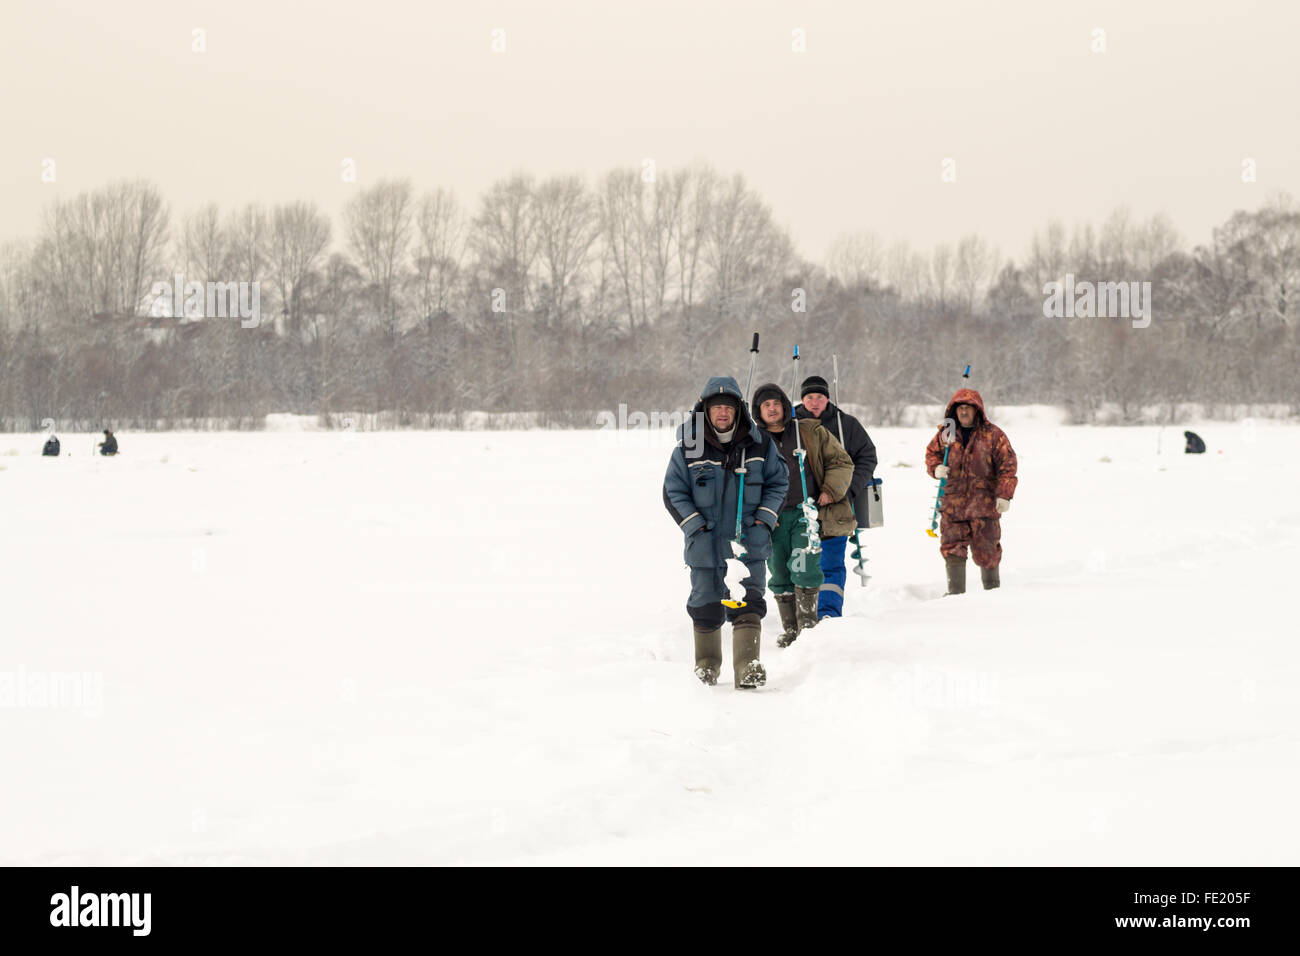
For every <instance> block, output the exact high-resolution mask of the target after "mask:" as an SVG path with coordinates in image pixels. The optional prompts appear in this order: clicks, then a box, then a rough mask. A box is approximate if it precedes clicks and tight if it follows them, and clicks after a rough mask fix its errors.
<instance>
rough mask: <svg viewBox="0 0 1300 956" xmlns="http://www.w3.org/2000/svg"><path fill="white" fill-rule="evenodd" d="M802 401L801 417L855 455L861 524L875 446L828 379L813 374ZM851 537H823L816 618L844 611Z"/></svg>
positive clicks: (853, 493) (852, 493) (853, 486)
mask: <svg viewBox="0 0 1300 956" xmlns="http://www.w3.org/2000/svg"><path fill="white" fill-rule="evenodd" d="M800 398H801V400H802V404H800V405H799V407H798V408H796V409H795V416H796V417H798V418H815V419H817V420H818V421H820V422H821V423H822V426H823V427H824V428H825V429H826V430H827V431H828V432H830V433H831V434H832V435H834V436H835V437H836V438H837V439H839V442H840V444H841V445H843V446H844V450H845V451H847V452H848V453H849V457H850V458H852V459H853V481H852V482H851V483H850V484H849V494H848V498H849V501H851V502H853V512H854V514H856V515H857V517H858V527H862V526H863V525H864V523H865V521H866V507H867V502H866V499H865V498H861V497H860V496H861V494H862V490H863V489H864V488H866V487H867V484H868V483H869V482H870V481H871V479H872V476H873V475H874V474H875V471H876V446H875V445H874V444H873V443H872V441H871V436H870V435H868V434H867V430H866V429H865V428H863V427H862V423H861V422H860V421H858V420H857V419H856V418H854V417H853V416H852V415H850V414H849V413H848V412H846V411H844V410H842V409H840V408H838V407H837V406H836V405H835V404H834V403H833V402H832V401H831V394H830V390H829V389H828V388H827V387H826V379H824V378H822V377H821V376H819V375H810V376H808V377H807V378H806V379H804V380H803V386H802V388H801V389H800ZM848 540H849V539H848V537H847V536H844V535H841V536H840V537H837V538H822V576H823V577H824V578H825V579H826V580H825V582H824V583H823V584H822V586H821V593H820V594H819V595H818V596H817V620H819V621H820V620H821V619H822V618H825V617H840V616H841V615H843V613H844V581H845V578H846V577H847V571H846V569H845V567H844V546H845V545H846V544H847V543H848Z"/></svg>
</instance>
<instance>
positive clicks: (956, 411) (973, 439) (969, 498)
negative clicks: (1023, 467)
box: [925, 388, 1017, 594]
mask: <svg viewBox="0 0 1300 956" xmlns="http://www.w3.org/2000/svg"><path fill="white" fill-rule="evenodd" d="M944 415H945V420H944V422H943V423H942V424H940V425H939V430H938V431H937V432H936V433H935V436H934V437H933V438H932V439H930V444H929V445H928V446H927V447H926V449H925V468H926V471H928V472H929V473H930V476H931V477H933V478H939V479H945V478H946V479H947V484H946V485H945V486H944V494H943V505H942V508H941V511H940V514H941V515H942V517H941V518H940V523H939V539H940V540H939V553H940V554H942V555H943V558H944V563H945V564H946V565H947V569H948V593H949V594H962V593H964V592H965V590H966V549H967V547H969V548H970V552H971V558H972V559H974V561H975V563H976V564H977V565H979V569H980V578H981V579H982V580H983V582H984V590H986V591H987V590H989V589H991V588H996V587H998V586H1000V585H1001V583H1002V580H1001V577H1000V572H999V570H998V568H999V566H1000V565H1001V563H1002V525H1001V518H1002V515H1004V514H1006V513H1007V511H1009V510H1010V509H1011V498H1012V496H1013V495H1014V494H1015V493H1016V483H1017V479H1016V466H1017V462H1016V453H1015V450H1014V449H1013V448H1012V447H1011V440H1010V439H1009V438H1007V435H1006V432H1004V431H1003V430H1002V429H1001V428H998V426H997V425H994V424H993V423H992V422H991V421H989V420H988V418H987V417H986V416H985V414H984V400H983V399H982V398H980V393H979V392H977V391H975V390H974V389H969V388H962V389H958V390H957V394H956V395H954V396H953V397H952V401H950V402H949V403H948V408H947V410H946V411H945V413H944ZM945 446H947V456H948V463H947V464H946V465H945V464H944V449H945Z"/></svg>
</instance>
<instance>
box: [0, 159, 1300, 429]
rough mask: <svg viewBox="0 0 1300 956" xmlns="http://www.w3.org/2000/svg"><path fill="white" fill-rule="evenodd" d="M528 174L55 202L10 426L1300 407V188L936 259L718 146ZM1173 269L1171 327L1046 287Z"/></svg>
mask: <svg viewBox="0 0 1300 956" xmlns="http://www.w3.org/2000/svg"><path fill="white" fill-rule="evenodd" d="M647 178H648V177H646V176H645V175H643V172H642V171H641V170H617V171H614V172H612V173H610V174H608V175H607V176H605V177H604V178H602V179H601V180H600V181H599V182H597V183H596V184H595V185H594V186H593V185H590V184H588V183H587V182H585V181H584V180H583V179H581V178H579V177H560V178H555V179H549V180H545V181H537V180H535V179H533V178H532V177H530V176H527V175H522V174H521V175H516V176H513V177H511V178H509V179H507V180H503V181H501V182H498V183H496V184H495V185H494V186H492V187H491V188H490V189H489V190H488V191H487V192H486V194H485V195H483V196H481V197H480V198H479V199H478V201H477V203H476V205H474V207H473V208H471V209H469V210H465V209H462V207H461V205H460V204H459V203H458V202H457V200H456V199H455V197H454V196H452V195H451V194H450V193H448V192H446V191H444V190H438V191H435V192H432V193H427V194H424V195H417V194H416V192H415V191H414V189H413V188H412V186H411V184H410V183H409V182H407V181H404V180H403V181H382V182H378V183H376V184H374V185H372V186H369V187H358V191H357V194H356V196H355V197H354V198H353V199H352V201H351V202H350V203H349V205H348V206H347V207H346V209H345V212H344V215H343V222H342V223H341V224H340V228H339V229H338V230H337V231H336V230H335V228H334V227H333V224H332V223H331V222H330V220H329V219H328V217H326V216H325V215H324V214H322V212H321V211H320V210H319V209H318V208H317V207H316V206H315V205H313V204H312V203H308V202H295V203H288V204H284V205H279V206H274V207H270V208H265V207H261V206H257V205H249V206H245V207H244V208H242V209H234V210H227V211H224V212H223V211H222V210H220V209H218V208H217V207H216V206H214V205H210V206H207V207H204V208H201V209H198V210H194V211H191V212H189V213H188V214H186V215H184V216H183V217H181V218H180V220H179V221H174V220H173V217H172V214H171V211H170V210H169V208H168V205H167V203H166V202H165V201H164V200H163V198H162V197H161V195H160V194H159V192H158V190H157V189H156V188H155V187H154V186H153V185H151V184H149V183H147V182H118V183H112V184H109V185H107V186H105V187H103V188H102V189H99V190H95V191H94V192H91V193H87V194H83V195H80V196H77V197H75V198H73V199H69V200H60V201H56V202H54V203H53V204H51V205H50V206H49V207H48V208H47V209H46V212H45V216H44V221H43V224H42V227H41V230H40V234H39V235H38V236H37V237H36V238H35V239H34V240H32V241H30V242H19V243H11V244H8V245H7V246H5V247H3V248H2V249H0V429H6V430H15V429H23V430H26V429H36V428H38V427H39V425H40V423H41V421H42V420H44V419H53V420H54V421H55V422H58V423H62V422H79V423H86V422H94V423H97V424H98V423H102V424H107V425H110V426H116V427H124V428H130V427H135V428H153V427H168V426H169V425H180V424H182V423H184V422H186V421H199V420H204V421H213V420H216V421H223V422H229V423H230V425H231V427H248V424H249V423H251V422H257V421H260V420H262V419H263V418H264V417H265V415H267V414H268V413H272V412H288V413H296V414H308V415H320V416H322V417H323V420H328V417H329V416H330V415H331V414H337V413H338V412H340V411H350V412H361V413H373V412H381V411H382V412H385V413H387V414H386V415H385V419H384V420H385V421H391V422H393V423H396V424H398V425H399V426H400V425H401V424H407V423H410V424H416V423H418V422H420V421H429V420H430V416H439V420H446V419H445V417H446V416H448V415H450V416H452V417H451V419H449V420H451V421H456V420H458V418H457V417H458V416H460V415H461V414H463V413H464V412H467V411H484V412H507V411H515V410H522V411H528V412H532V413H535V415H536V418H535V420H536V421H537V423H538V424H539V425H543V426H546V425H552V426H569V425H590V424H592V422H591V412H590V410H591V409H593V408H595V409H600V408H607V409H616V408H617V407H618V406H619V404H620V403H622V404H626V405H627V406H628V407H629V408H632V409H639V410H644V411H652V410H659V409H676V408H681V407H682V406H683V405H684V404H686V403H687V402H688V401H689V399H690V397H691V396H693V395H694V394H696V393H698V391H699V389H700V386H701V385H702V383H703V381H704V380H705V378H706V377H707V376H708V375H710V374H715V373H729V374H735V375H737V376H739V375H741V374H742V373H743V371H744V370H745V369H746V368H747V366H748V351H747V350H748V346H749V341H750V333H751V332H752V331H753V330H756V329H757V330H760V331H761V332H762V333H763V343H762V344H763V353H762V356H761V360H760V366H759V371H758V373H757V375H758V378H759V379H760V380H770V379H775V380H776V381H778V382H780V383H782V384H783V385H784V384H788V382H789V379H790V373H791V368H790V361H789V358H790V346H791V345H793V344H794V343H796V342H797V343H798V344H799V345H800V347H801V348H800V350H801V353H802V355H803V358H802V359H801V362H800V366H801V368H800V374H801V375H809V374H814V373H816V374H822V375H825V376H827V377H828V378H829V373H830V357H831V354H832V353H837V354H838V355H839V357H840V372H841V388H842V391H843V393H844V398H845V400H846V401H851V402H856V403H861V404H863V405H866V406H867V407H868V408H869V409H871V412H872V416H871V417H872V419H873V421H874V422H876V423H879V424H892V423H896V422H897V421H898V418H899V416H900V415H901V413H902V410H903V409H904V407H905V406H907V405H909V404H914V403H935V404H938V403H941V402H942V400H943V399H944V398H945V397H946V396H947V395H948V394H950V393H951V391H952V389H953V387H954V385H955V379H956V378H957V376H958V375H959V373H960V369H961V366H962V365H963V364H965V363H966V362H971V363H973V364H974V365H975V366H976V373H975V379H976V384H977V385H978V387H980V388H981V389H983V390H985V391H986V392H987V393H988V394H989V396H990V397H991V400H993V401H995V402H998V403H1004V404H1005V403H1015V404H1027V403H1045V404H1059V405H1065V406H1068V407H1069V408H1070V409H1072V411H1073V413H1074V417H1075V419H1076V420H1078V421H1085V422H1086V421H1091V420H1094V418H1095V416H1096V415H1097V413H1098V411H1099V410H1100V409H1102V408H1103V407H1107V408H1118V409H1119V412H1120V415H1121V417H1128V418H1130V419H1136V416H1137V415H1138V413H1139V410H1140V409H1142V408H1143V407H1147V406H1152V405H1156V406H1160V405H1164V406H1167V407H1168V408H1169V409H1170V415H1171V416H1172V415H1173V414H1174V409H1175V408H1176V406H1178V405H1180V404H1183V403H1202V404H1203V405H1206V406H1208V407H1210V408H1211V409H1212V408H1213V407H1217V406H1225V405H1229V404H1251V403H1274V404H1277V403H1281V404H1282V405H1283V406H1286V407H1289V408H1291V409H1292V411H1293V413H1297V414H1300V375H1297V369H1300V333H1298V332H1297V327H1298V326H1300V321H1298V320H1300V208H1298V207H1297V205H1296V203H1295V202H1294V200H1292V199H1291V197H1289V196H1286V195H1282V196H1277V197H1274V198H1273V199H1271V200H1270V201H1269V202H1268V203H1267V204H1266V205H1264V206H1263V207H1261V208H1260V209H1258V210H1256V211H1253V212H1247V211H1241V212H1237V213H1234V214H1233V215H1232V216H1231V217H1230V218H1229V219H1228V220H1227V221H1226V222H1225V223H1223V224H1222V225H1221V226H1219V227H1218V228H1216V229H1214V230H1213V232H1212V235H1211V236H1210V237H1209V240H1208V241H1207V242H1205V243H1204V244H1203V245H1198V246H1195V247H1193V248H1191V249H1187V248H1185V247H1184V245H1183V243H1182V241H1181V240H1180V239H1179V238H1178V237H1177V236H1176V235H1175V234H1174V232H1173V230H1172V229H1171V228H1170V226H1169V224H1168V222H1167V221H1166V220H1165V219H1163V218H1162V217H1156V218H1153V219H1151V220H1149V221H1146V222H1135V221H1132V220H1131V218H1130V217H1129V216H1128V214H1127V213H1126V212H1125V211H1124V210H1119V211H1117V212H1115V213H1114V214H1112V215H1111V216H1110V217H1109V218H1108V219H1107V220H1106V222H1105V223H1103V224H1102V225H1100V226H1099V227H1096V228H1094V226H1092V225H1091V224H1081V225H1078V226H1075V227H1073V228H1072V229H1070V230H1067V229H1066V227H1065V226H1064V225H1063V224H1062V223H1060V222H1057V221H1053V222H1050V223H1048V224H1047V225H1046V226H1045V228H1043V229H1042V230H1040V231H1038V232H1036V233H1035V234H1034V235H1033V236H1032V237H1031V239H1030V241H1029V242H1028V245H1027V249H1026V251H1025V252H1024V253H1023V254H1022V255H1021V256H1020V258H1019V259H1018V260H1016V259H1011V258H1006V257H1003V256H1002V255H1000V254H999V253H998V251H997V250H995V249H993V248H992V247H990V246H989V244H988V243H986V242H985V241H984V240H982V239H981V238H980V237H978V236H967V237H965V238H962V239H960V240H959V241H957V242H955V243H953V244H951V245H948V244H943V245H940V246H938V247H936V248H935V249H933V250H931V251H930V252H929V253H928V254H924V253H921V252H917V251H915V250H913V249H911V248H910V247H908V246H907V244H906V243H901V242H895V243H893V244H888V245H887V244H885V243H883V242H882V241H881V240H880V239H878V238H877V237H875V236H874V235H873V234H871V233H869V232H859V233H854V234H851V235H846V236H845V237H844V238H842V239H841V240H840V241H838V242H837V243H836V244H835V246H834V248H833V250H832V252H831V254H830V255H829V256H828V261H827V262H825V263H823V264H817V263H813V262H810V261H808V260H806V259H804V258H802V257H801V256H800V255H799V254H798V253H797V251H796V250H795V248H794V245H793V243H792V241H791V239H790V237H789V236H788V235H787V234H786V232H785V231H784V230H783V229H782V228H781V227H780V226H778V225H777V223H776V221H775V218H774V216H773V214H772V212H771V210H770V209H769V208H768V206H767V205H766V203H764V202H763V200H762V199H761V198H760V197H759V196H758V195H757V194H756V193H755V192H754V191H753V190H752V189H751V188H750V187H749V186H748V185H747V184H746V183H745V181H744V179H743V178H742V177H741V176H739V175H737V176H732V177H730V178H727V177H724V176H721V175H720V174H718V173H716V172H715V171H713V170H711V169H709V168H707V167H703V166H696V167H691V168H688V169H683V170H676V171H669V172H661V173H659V175H658V176H657V177H654V178H653V181H647ZM178 273H179V274H181V275H183V276H184V278H185V280H187V281H192V282H198V283H209V282H221V283H239V282H257V283H258V284H259V289H260V306H261V321H260V324H259V325H258V326H257V327H255V328H253V327H244V326H245V323H241V322H240V320H239V319H238V318H218V317H207V318H194V317H191V316H186V317H181V318H177V317H175V316H172V315H171V311H172V306H171V302H172V299H171V296H170V294H168V295H166V296H163V297H161V298H160V297H159V296H157V295H155V294H154V289H155V284H156V283H163V282H165V283H172V282H173V278H174V276H175V275H176V274H178ZM1067 275H1072V276H1073V277H1075V279H1077V280H1078V281H1080V282H1083V281H1088V282H1096V283H1101V282H1139V283H1140V282H1150V283H1151V301H1150V306H1151V308H1152V313H1153V317H1152V320H1151V322H1150V325H1149V326H1148V327H1146V328H1134V327H1133V323H1132V322H1130V321H1129V320H1128V319H1125V318H1046V317H1044V301H1045V299H1046V298H1047V297H1046V296H1045V295H1044V291H1043V290H1044V286H1045V285H1046V284H1047V283H1049V282H1052V281H1059V280H1063V279H1064V278H1065V277H1066V276H1067Z"/></svg>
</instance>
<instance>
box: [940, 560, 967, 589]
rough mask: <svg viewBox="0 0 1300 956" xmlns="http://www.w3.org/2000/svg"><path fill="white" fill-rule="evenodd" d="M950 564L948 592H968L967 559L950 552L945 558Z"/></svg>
mask: <svg viewBox="0 0 1300 956" xmlns="http://www.w3.org/2000/svg"><path fill="white" fill-rule="evenodd" d="M944 563H945V564H947V565H948V593H949V594H965V593H966V559H965V558H961V557H958V556H957V555H954V554H950V555H948V557H946V558H944Z"/></svg>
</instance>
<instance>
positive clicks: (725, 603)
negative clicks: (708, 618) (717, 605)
mask: <svg viewBox="0 0 1300 956" xmlns="http://www.w3.org/2000/svg"><path fill="white" fill-rule="evenodd" d="M722 603H723V606H724V607H731V608H736V607H744V606H745V602H744V601H723V602H722Z"/></svg>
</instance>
